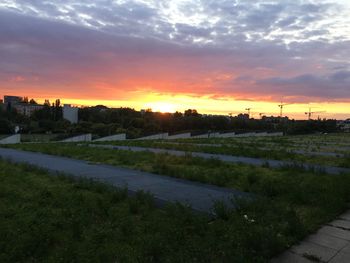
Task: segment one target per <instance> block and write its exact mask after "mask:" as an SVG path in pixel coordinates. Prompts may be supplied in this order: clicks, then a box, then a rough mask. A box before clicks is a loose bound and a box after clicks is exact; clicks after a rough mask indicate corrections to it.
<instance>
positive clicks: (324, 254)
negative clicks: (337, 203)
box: [271, 211, 350, 263]
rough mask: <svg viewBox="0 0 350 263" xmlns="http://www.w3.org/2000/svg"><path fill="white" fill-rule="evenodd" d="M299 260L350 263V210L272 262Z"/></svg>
mask: <svg viewBox="0 0 350 263" xmlns="http://www.w3.org/2000/svg"><path fill="white" fill-rule="evenodd" d="M299 262H300V263H304V262H305V263H311V262H329V263H349V262H350V211H348V212H347V213H345V214H343V215H341V216H339V218H338V219H337V220H335V221H333V222H331V223H329V224H327V225H325V226H323V227H322V228H321V229H320V230H319V231H318V232H317V233H316V234H314V235H311V236H309V237H308V238H307V239H306V240H304V241H302V242H301V243H300V244H299V245H295V246H293V247H291V248H290V249H289V250H287V251H286V252H284V253H283V254H281V255H280V256H278V257H276V258H274V259H273V260H271V263H299Z"/></svg>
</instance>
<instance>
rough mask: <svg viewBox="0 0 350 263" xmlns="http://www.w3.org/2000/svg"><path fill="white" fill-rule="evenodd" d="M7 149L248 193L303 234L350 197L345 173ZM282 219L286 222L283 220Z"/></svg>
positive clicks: (144, 155) (95, 151)
mask: <svg viewBox="0 0 350 263" xmlns="http://www.w3.org/2000/svg"><path fill="white" fill-rule="evenodd" d="M11 147H15V148H19V149H24V150H29V151H39V152H44V153H49V154H53V155H61V156H66V157H72V158H77V159H83V160H87V161H90V162H95V163H106V164H111V165H116V166H124V167H128V168H132V169H138V170H142V171H146V172H152V173H156V174H160V175H167V176H172V177H177V178H182V179H187V180H192V181H198V182H203V183H209V184H214V185H218V186H223V187H229V188H234V189H238V190H242V191H246V192H251V193H254V194H257V195H258V196H261V197H263V198H265V199H266V200H268V202H267V203H268V205H267V206H268V207H267V208H266V213H281V214H285V213H286V211H287V210H288V211H293V213H295V216H296V218H297V219H298V221H300V224H301V225H302V228H303V229H305V231H307V232H310V231H313V230H315V229H316V228H317V227H318V226H319V225H320V224H322V223H324V222H327V221H328V220H331V219H332V218H334V217H335V216H336V215H337V213H339V212H341V211H342V210H344V209H345V208H346V203H347V202H348V201H349V200H350V192H349V189H350V175H349V174H347V175H326V174H318V173H311V172H306V171H303V170H298V169H297V168H281V169H269V168H267V167H266V168H264V167H256V166H249V165H244V164H230V163H224V162H221V161H218V160H204V159H201V158H193V157H191V156H185V157H176V156H171V155H167V154H154V153H150V152H130V151H119V150H110V149H100V148H89V147H83V146H76V145H74V144H62V143H61V144H35V145H34V144H20V145H16V146H11ZM276 207H278V208H276ZM273 210H274V211H273ZM284 220H286V221H288V219H287V218H285V219H284ZM275 223H276V222H271V224H275Z"/></svg>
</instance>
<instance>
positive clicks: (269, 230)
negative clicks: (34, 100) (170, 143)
mask: <svg viewBox="0 0 350 263" xmlns="http://www.w3.org/2000/svg"><path fill="white" fill-rule="evenodd" d="M126 193H127V192H126V190H117V189H114V188H112V187H109V186H106V185H102V184H99V183H95V182H91V181H87V180H79V181H75V180H73V179H70V178H69V177H65V176H50V175H48V174H47V173H46V172H45V171H43V170H39V169H35V168H33V167H30V166H25V165H14V164H10V163H7V162H4V161H1V160H0V199H1V202H0V236H1V239H0V247H1V250H0V261H1V262H267V261H268V259H269V258H270V257H271V256H273V255H275V254H276V253H278V252H280V251H281V250H282V249H283V248H285V247H286V246H290V245H291V244H293V243H294V242H296V240H298V239H300V238H302V237H303V236H304V235H305V234H306V229H305V227H304V226H303V224H302V223H301V222H300V220H299V218H298V215H297V214H296V212H295V210H294V209H293V206H288V207H285V206H282V205H281V204H279V203H278V202H274V201H269V200H267V199H264V198H262V199H261V200H260V199H257V200H256V202H254V203H252V204H243V203H242V205H241V206H240V209H238V210H237V211H230V210H227V209H224V208H223V207H222V206H220V205H218V208H217V214H218V215H219V217H217V218H214V219H213V218H212V217H207V216H204V215H198V214H194V213H193V212H192V211H191V210H190V209H189V208H185V207H183V206H181V205H168V206H167V207H165V208H162V209H159V208H156V207H155V205H154V202H153V199H152V197H151V196H149V195H148V194H144V193H141V192H140V193H138V194H137V195H136V196H134V197H127V194H126ZM340 208H341V205H337V206H336V207H335V208H333V212H339V211H338V210H339V209H340Z"/></svg>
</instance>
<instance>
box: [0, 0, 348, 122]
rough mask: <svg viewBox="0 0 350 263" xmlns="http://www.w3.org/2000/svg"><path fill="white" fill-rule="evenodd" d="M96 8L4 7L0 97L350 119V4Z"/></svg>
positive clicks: (140, 2) (187, 1)
mask: <svg viewBox="0 0 350 263" xmlns="http://www.w3.org/2000/svg"><path fill="white" fill-rule="evenodd" d="M63 2H64V3H63ZM88 2H89V1H86V2H82V1H75V0H66V1H58V0H48V1H44V2H41V1H16V0H6V1H0V25H1V27H0V95H17V96H28V97H30V98H35V99H37V100H38V101H39V102H42V101H43V100H44V99H47V98H48V99H50V100H51V101H54V100H55V99H56V98H60V99H61V101H62V103H67V104H75V105H80V106H93V105H97V104H103V105H106V106H109V107H130V108H134V109H136V110H140V109H147V108H151V109H152V110H153V111H161V112H175V111H180V112H183V111H184V110H186V109H189V108H191V109H196V110H197V111H199V112H200V113H203V114H221V115H228V114H229V113H232V115H237V114H239V113H245V112H246V110H245V109H246V108H251V116H252V117H254V118H259V116H260V115H259V114H260V113H262V114H265V115H268V116H270V115H274V116H278V115H279V107H278V104H280V103H281V102H283V103H288V104H289V105H287V106H285V108H284V113H283V115H285V116H288V117H290V118H295V119H307V115H306V114H305V112H307V111H308V110H309V108H311V111H314V112H322V113H315V114H314V115H313V118H317V117H320V118H332V119H334V118H336V119H347V118H350V16H349V15H348V14H349V12H350V3H349V1H346V0H320V1H317V3H315V1H313V0H300V1H267V0H259V1H232V2H231V1H224V0H217V1H204V0H199V1H194V0H174V1H166V0H157V1H155V0H133V1H128V0H126V1H113V0H106V1H102V2H101V3H99V4H98V5H96V4H91V3H90V4H89V3H88Z"/></svg>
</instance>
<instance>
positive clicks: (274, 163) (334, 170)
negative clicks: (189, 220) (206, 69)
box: [88, 144, 350, 174]
mask: <svg viewBox="0 0 350 263" xmlns="http://www.w3.org/2000/svg"><path fill="white" fill-rule="evenodd" d="M88 146H89V147H96V148H106V149H116V150H126V151H133V152H142V151H148V152H153V153H167V154H171V155H176V156H186V155H188V154H190V155H191V156H193V157H200V158H205V159H218V160H220V161H223V162H231V163H245V164H250V165H255V166H263V165H266V164H267V165H269V167H273V168H278V167H284V166H295V165H297V166H300V167H303V168H305V169H308V170H316V171H321V172H325V173H328V174H341V173H350V169H349V168H342V167H333V166H322V165H316V164H305V163H295V162H291V161H279V160H266V159H260V158H252V157H241V156H232V155H224V154H213V153H202V152H186V151H178V150H169V149H160V148H146V147H136V146H118V145H104V144H89V145H88Z"/></svg>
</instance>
